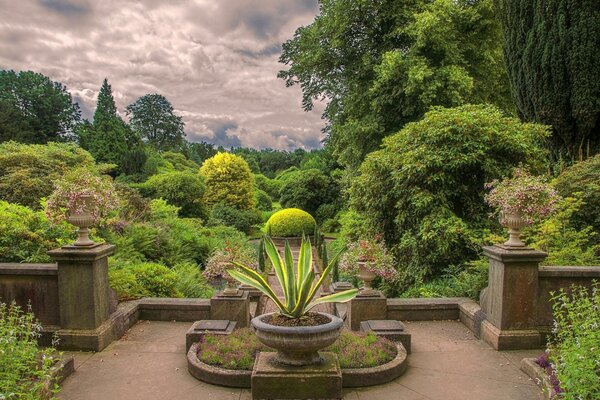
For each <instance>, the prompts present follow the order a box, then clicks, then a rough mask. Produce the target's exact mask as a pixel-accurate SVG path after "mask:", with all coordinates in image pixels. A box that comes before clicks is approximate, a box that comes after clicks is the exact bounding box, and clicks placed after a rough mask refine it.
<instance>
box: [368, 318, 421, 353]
mask: <svg viewBox="0 0 600 400" xmlns="http://www.w3.org/2000/svg"><path fill="white" fill-rule="evenodd" d="M360 330H361V331H363V332H369V331H372V332H374V333H375V334H376V335H377V336H381V337H384V338H386V339H389V340H392V341H394V342H400V343H402V346H403V348H404V349H406V352H407V353H408V354H410V349H411V347H410V333H408V332H406V331H405V327H404V324H403V323H402V322H400V321H395V320H368V321H363V322H361V323H360Z"/></svg>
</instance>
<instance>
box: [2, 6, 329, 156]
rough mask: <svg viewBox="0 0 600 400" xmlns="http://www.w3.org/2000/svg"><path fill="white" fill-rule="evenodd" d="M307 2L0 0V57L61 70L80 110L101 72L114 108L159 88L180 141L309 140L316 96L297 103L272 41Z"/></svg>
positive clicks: (6, 63) (288, 145)
mask: <svg viewBox="0 0 600 400" xmlns="http://www.w3.org/2000/svg"><path fill="white" fill-rule="evenodd" d="M317 12H318V6H317V2H316V0H171V1H167V0H143V1H142V0H127V1H125V0H19V1H14V0H0V43H1V45H0V69H14V70H33V71H36V72H41V73H43V74H45V75H47V76H49V77H50V78H51V79H53V80H56V81H60V82H62V83H63V84H65V85H66V86H67V88H68V89H69V91H70V92H71V94H72V95H73V98H74V99H75V100H76V101H78V102H79V104H80V105H81V109H82V111H83V114H84V116H86V117H88V118H89V117H91V115H93V112H94V109H95V105H96V96H97V94H98V90H99V88H100V84H101V83H102V80H103V79H104V77H107V78H108V80H109V83H110V84H111V85H112V89H113V93H114V96H115V100H116V103H117V107H118V109H119V111H120V113H121V114H122V115H124V109H125V107H126V106H127V105H128V104H130V103H132V102H134V101H135V100H136V99H137V98H138V97H140V96H142V95H144V94H147V93H160V94H163V95H164V96H166V97H167V98H168V99H169V100H170V101H171V103H172V104H173V107H174V108H175V110H176V112H177V113H178V114H179V115H181V116H183V120H184V122H185V124H186V132H187V135H188V140H190V141H201V140H204V141H208V142H211V143H214V144H217V145H223V146H226V147H229V146H240V145H241V146H250V147H255V148H265V147H271V148H277V149H293V148H297V147H304V148H307V149H308V148H315V147H319V146H320V140H321V139H322V133H321V132H320V130H321V127H322V126H323V121H322V120H321V118H320V115H321V112H322V107H316V108H315V110H314V111H312V112H310V113H306V112H304V111H302V108H301V93H300V89H299V88H297V87H292V88H286V87H285V84H284V82H283V80H281V79H277V77H276V75H277V72H278V71H279V70H280V69H282V68H283V67H284V66H283V65H282V64H279V63H278V62H277V60H278V58H279V55H280V53H281V43H283V42H284V41H286V40H287V39H289V38H291V37H292V35H293V33H294V31H295V30H296V28H298V27H299V26H302V25H307V24H310V23H311V22H312V20H313V19H314V17H315V15H316V14H317Z"/></svg>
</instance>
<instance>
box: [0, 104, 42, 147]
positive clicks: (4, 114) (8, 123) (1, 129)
mask: <svg viewBox="0 0 600 400" xmlns="http://www.w3.org/2000/svg"><path fill="white" fill-rule="evenodd" d="M9 140H15V141H17V142H21V143H31V142H34V141H35V132H34V131H33V130H32V129H31V127H30V126H29V123H28V122H27V120H26V119H25V118H23V115H22V114H21V111H19V109H18V108H17V107H15V106H14V105H13V104H12V103H11V102H9V101H8V100H0V142H7V141H9Z"/></svg>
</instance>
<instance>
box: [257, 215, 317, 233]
mask: <svg viewBox="0 0 600 400" xmlns="http://www.w3.org/2000/svg"><path fill="white" fill-rule="evenodd" d="M316 224H317V223H316V222H315V219H314V218H313V217H312V216H311V215H310V214H309V213H307V212H306V211H302V210H300V209H298V208H286V209H283V210H281V211H277V212H276V213H275V214H273V215H272V216H271V218H269V220H268V221H267V225H266V229H267V233H268V234H269V235H271V236H276V237H292V236H302V235H312V233H313V232H314V231H315V226H316Z"/></svg>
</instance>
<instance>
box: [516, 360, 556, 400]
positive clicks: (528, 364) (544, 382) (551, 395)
mask: <svg viewBox="0 0 600 400" xmlns="http://www.w3.org/2000/svg"><path fill="white" fill-rule="evenodd" d="M535 361H536V360H535V358H524V359H522V360H521V371H523V372H525V373H526V374H527V375H529V377H530V378H531V379H533V381H534V382H535V383H536V385H538V386H539V388H540V389H542V392H544V398H545V399H547V400H550V399H558V398H560V397H558V396H557V395H556V393H555V392H554V388H553V387H552V384H551V383H550V377H548V374H547V373H546V371H545V370H544V368H542V367H540V366H539V365H538V363H537V362H535Z"/></svg>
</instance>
